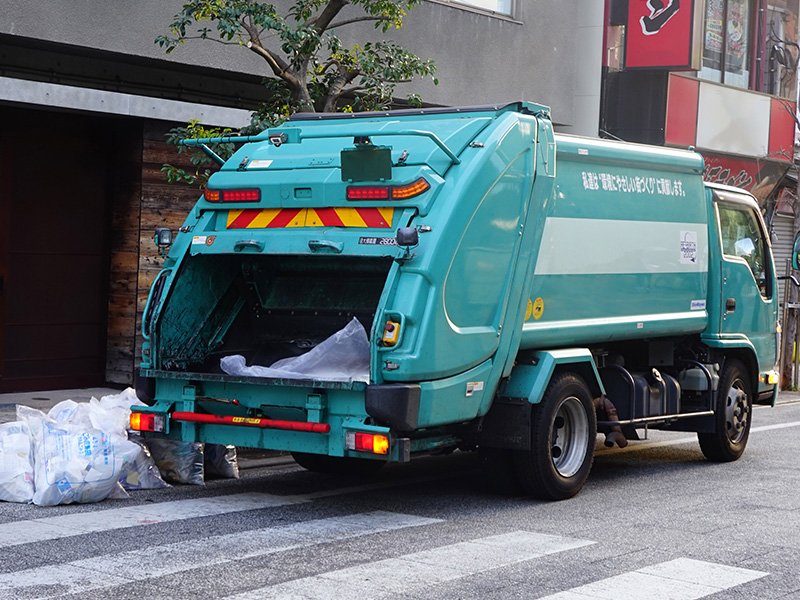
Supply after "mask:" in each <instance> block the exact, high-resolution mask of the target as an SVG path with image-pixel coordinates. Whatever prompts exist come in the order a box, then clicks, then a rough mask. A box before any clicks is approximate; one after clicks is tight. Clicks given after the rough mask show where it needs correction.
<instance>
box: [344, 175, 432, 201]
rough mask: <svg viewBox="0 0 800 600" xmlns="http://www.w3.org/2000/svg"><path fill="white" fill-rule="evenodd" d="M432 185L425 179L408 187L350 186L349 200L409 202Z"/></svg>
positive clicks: (348, 189)
mask: <svg viewBox="0 0 800 600" xmlns="http://www.w3.org/2000/svg"><path fill="white" fill-rule="evenodd" d="M430 187H431V184H430V183H428V182H427V181H426V180H425V179H424V178H423V177H420V178H419V179H417V180H416V181H414V182H413V183H409V184H407V185H349V186H347V192H346V194H347V199H348V200H388V199H390V198H391V199H392V200H407V199H408V198H413V197H414V196H419V195H420V194H421V193H423V192H426V191H428V190H429V189H430Z"/></svg>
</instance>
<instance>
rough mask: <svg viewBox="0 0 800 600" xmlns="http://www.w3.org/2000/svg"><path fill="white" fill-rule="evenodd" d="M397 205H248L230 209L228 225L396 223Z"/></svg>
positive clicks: (363, 225) (390, 224) (355, 225)
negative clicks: (394, 218) (297, 206)
mask: <svg viewBox="0 0 800 600" xmlns="http://www.w3.org/2000/svg"><path fill="white" fill-rule="evenodd" d="M393 215H394V209H393V208H363V207H362V208H349V207H336V208H264V209H257V208H245V209H238V210H229V211H228V219H227V223H226V225H225V227H226V228H227V229H263V228H266V227H380V228H390V227H391V226H392V217H393Z"/></svg>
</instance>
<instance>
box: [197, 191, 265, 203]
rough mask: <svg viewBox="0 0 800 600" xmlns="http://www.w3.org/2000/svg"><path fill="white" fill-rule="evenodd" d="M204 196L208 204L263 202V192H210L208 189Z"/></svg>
mask: <svg viewBox="0 0 800 600" xmlns="http://www.w3.org/2000/svg"><path fill="white" fill-rule="evenodd" d="M203 196H204V197H205V199H206V200H207V201H208V202H258V201H260V200H261V190H259V189H241V190H238V189H237V190H210V189H206V191H205V192H203Z"/></svg>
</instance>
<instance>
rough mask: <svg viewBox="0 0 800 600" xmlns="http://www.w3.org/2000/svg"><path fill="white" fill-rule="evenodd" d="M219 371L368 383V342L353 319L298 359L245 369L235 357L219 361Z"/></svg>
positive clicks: (227, 357) (245, 374)
mask: <svg viewBox="0 0 800 600" xmlns="http://www.w3.org/2000/svg"><path fill="white" fill-rule="evenodd" d="M220 367H221V368H222V370H223V371H224V372H225V373H227V374H228V375H238V376H248V377H276V378H283V379H317V380H321V381H344V382H351V381H364V382H366V383H369V339H368V338H367V332H366V330H365V329H364V326H363V325H362V324H361V323H360V322H359V321H358V319H356V318H355V317H353V320H352V321H350V322H349V323H348V324H347V326H346V327H344V328H343V329H340V330H339V331H337V332H336V333H334V334H333V335H332V336H330V337H329V338H328V339H326V340H325V341H324V342H321V343H320V344H317V345H316V346H315V347H314V348H312V349H311V350H309V351H308V352H306V353H305V354H301V355H300V356H292V357H290V358H283V359H281V360H279V361H277V362H275V363H272V366H270V367H261V366H258V365H253V366H250V367H248V366H247V365H246V362H245V358H244V356H241V355H240V354H234V355H232V356H224V357H222V358H221V359H220Z"/></svg>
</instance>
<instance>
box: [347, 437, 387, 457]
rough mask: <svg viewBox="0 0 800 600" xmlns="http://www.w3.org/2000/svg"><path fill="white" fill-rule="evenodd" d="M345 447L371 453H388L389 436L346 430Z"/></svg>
mask: <svg viewBox="0 0 800 600" xmlns="http://www.w3.org/2000/svg"><path fill="white" fill-rule="evenodd" d="M344 441H345V447H346V448H347V449H348V450H355V451H357V452H369V453H371V454H389V438H388V437H387V436H385V435H380V434H375V433H361V432H360V431H348V432H346V433H345V439H344Z"/></svg>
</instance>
